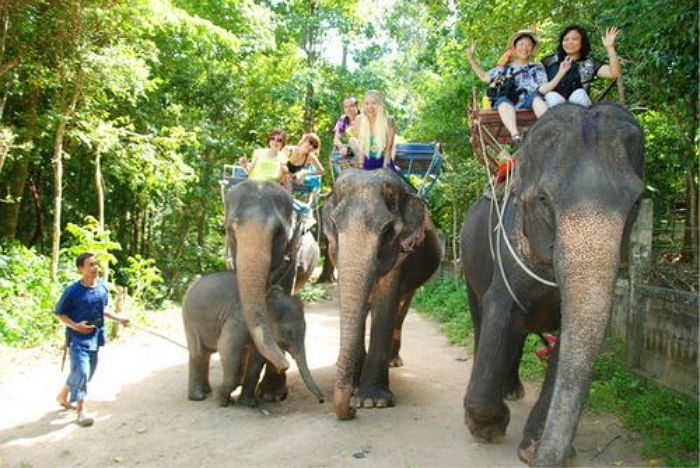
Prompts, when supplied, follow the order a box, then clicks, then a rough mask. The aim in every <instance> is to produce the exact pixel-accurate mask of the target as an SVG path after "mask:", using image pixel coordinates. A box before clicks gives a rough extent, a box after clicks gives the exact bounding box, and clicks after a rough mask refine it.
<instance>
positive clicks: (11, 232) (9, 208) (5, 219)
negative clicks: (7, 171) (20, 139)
mask: <svg viewBox="0 0 700 468" xmlns="http://www.w3.org/2000/svg"><path fill="white" fill-rule="evenodd" d="M11 174H12V182H11V183H10V190H9V193H8V195H9V197H10V199H11V201H10V203H2V204H1V205H0V239H6V240H11V239H14V238H15V237H17V223H18V221H19V208H20V206H21V204H22V195H23V194H24V186H25V185H26V183H27V177H28V175H29V160H28V159H26V158H23V159H21V160H20V161H19V162H18V163H17V164H15V166H14V169H13V170H12V173H11Z"/></svg>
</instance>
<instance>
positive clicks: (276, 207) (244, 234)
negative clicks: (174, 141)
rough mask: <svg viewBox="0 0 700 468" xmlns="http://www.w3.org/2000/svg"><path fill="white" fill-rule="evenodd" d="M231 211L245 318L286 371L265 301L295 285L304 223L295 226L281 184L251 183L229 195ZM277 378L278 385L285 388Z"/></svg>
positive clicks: (231, 243)
mask: <svg viewBox="0 0 700 468" xmlns="http://www.w3.org/2000/svg"><path fill="white" fill-rule="evenodd" d="M225 213H226V218H225V229H226V236H227V245H228V249H229V252H228V254H229V257H230V258H231V260H232V263H233V266H234V269H235V270H236V272H237V273H238V274H237V275H236V276H235V278H236V284H232V287H235V288H236V290H237V291H238V292H239V295H240V303H241V312H242V316H243V318H244V319H245V323H246V324H247V326H248V329H249V331H250V336H251V338H252V340H253V342H254V344H255V346H256V348H257V349H258V351H259V352H260V354H262V356H263V357H264V358H265V359H266V360H267V361H268V362H269V363H270V364H272V365H273V366H274V367H275V368H276V370H277V371H278V373H283V372H284V371H285V370H286V369H287V368H288V367H289V363H288V362H287V360H286V359H285V357H284V353H283V351H282V350H281V349H280V347H279V346H278V344H277V343H276V342H275V340H274V334H273V330H272V324H271V323H270V320H269V316H268V310H267V304H266V302H265V297H266V295H267V290H268V288H269V286H270V285H279V286H280V287H281V288H282V289H283V290H284V291H286V292H291V291H292V287H293V286H294V277H295V270H296V266H295V255H296V252H297V250H298V246H299V237H300V223H297V224H295V223H294V216H293V208H292V197H291V195H290V194H289V193H288V192H287V191H286V190H284V188H283V187H282V186H281V185H279V184H277V183H274V182H263V183H259V182H253V181H249V180H245V181H243V182H240V183H238V184H237V185H235V186H234V187H233V188H231V189H230V190H229V191H228V193H227V194H226V198H225ZM267 377H268V376H267V375H266V379H267ZM277 380H279V379H277ZM277 380H276V383H275V384H274V386H276V387H280V386H282V385H284V383H283V382H279V381H277ZM279 392H283V389H282V388H280V389H279Z"/></svg>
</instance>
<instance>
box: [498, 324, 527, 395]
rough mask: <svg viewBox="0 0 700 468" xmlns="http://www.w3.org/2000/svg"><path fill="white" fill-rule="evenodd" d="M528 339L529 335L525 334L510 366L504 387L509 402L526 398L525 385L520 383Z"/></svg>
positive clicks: (504, 393)
mask: <svg viewBox="0 0 700 468" xmlns="http://www.w3.org/2000/svg"><path fill="white" fill-rule="evenodd" d="M526 339H527V334H523V336H522V337H521V339H520V342H519V344H518V345H517V353H516V355H515V357H514V359H513V362H512V364H511V366H510V372H509V373H508V376H507V377H506V383H505V385H504V386H503V398H505V399H506V400H509V401H515V400H520V399H522V398H523V397H524V396H525V387H523V383H522V382H521V381H520V360H521V359H522V357H523V347H524V346H525V340H526Z"/></svg>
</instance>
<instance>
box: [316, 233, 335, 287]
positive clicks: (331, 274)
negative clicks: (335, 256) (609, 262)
mask: <svg viewBox="0 0 700 468" xmlns="http://www.w3.org/2000/svg"><path fill="white" fill-rule="evenodd" d="M319 240H320V244H321V245H320V247H321V254H322V255H323V269H322V270H321V274H320V275H319V276H318V279H317V280H316V282H317V283H332V282H334V281H335V266H334V265H333V262H331V257H330V255H328V240H327V239H326V236H321V238H320V239H319Z"/></svg>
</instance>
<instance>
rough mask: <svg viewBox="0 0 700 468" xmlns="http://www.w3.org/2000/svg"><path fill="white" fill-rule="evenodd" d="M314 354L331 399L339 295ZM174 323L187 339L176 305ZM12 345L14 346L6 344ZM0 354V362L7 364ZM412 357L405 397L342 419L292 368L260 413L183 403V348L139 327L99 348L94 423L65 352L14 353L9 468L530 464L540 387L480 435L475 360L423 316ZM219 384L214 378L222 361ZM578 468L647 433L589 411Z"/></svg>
mask: <svg viewBox="0 0 700 468" xmlns="http://www.w3.org/2000/svg"><path fill="white" fill-rule="evenodd" d="M306 310H307V324H308V330H307V340H306V346H307V350H308V354H309V364H310V367H311V370H312V373H313V375H314V378H315V379H316V381H317V382H318V384H319V385H320V387H321V388H322V389H323V391H324V392H326V394H327V395H328V396H330V395H331V393H332V388H333V380H334V375H335V365H334V363H335V359H336V357H337V347H338V312H337V310H338V309H337V303H333V302H327V303H322V304H316V305H310V306H307V309H306ZM168 315H169V317H167V318H166V319H165V322H166V323H170V326H169V327H166V329H167V330H168V331H167V333H168V334H169V335H171V336H172V337H173V338H175V339H176V340H179V341H180V342H183V343H184V336H183V333H182V327H181V324H180V316H179V311H178V310H173V311H171V312H169V313H168ZM5 349H6V348H5ZM7 357H8V356H5V357H4V358H3V361H4V362H7V361H12V360H10V359H7ZM402 357H403V360H404V363H405V366H404V367H403V368H400V369H392V370H391V382H392V390H393V391H394V394H395V397H396V406H395V407H394V408H387V409H375V410H361V411H359V412H358V417H357V418H356V419H355V420H353V421H338V420H336V418H335V415H334V413H333V409H332V407H331V405H330V403H324V404H319V403H317V402H316V401H315V400H314V398H313V396H312V395H311V394H310V393H309V392H308V391H307V390H306V389H305V387H304V386H303V384H302V382H301V379H300V378H299V376H298V375H297V373H296V370H292V371H291V372H290V374H289V379H288V380H289V383H290V392H289V397H288V399H287V400H286V401H284V402H282V403H275V404H273V403H267V404H263V405H262V406H261V407H260V408H259V409H249V408H246V407H243V406H232V407H228V408H219V407H217V406H216V404H215V403H214V401H212V399H211V398H210V399H208V400H206V401H203V402H191V401H188V400H187V399H186V388H185V387H186V377H187V369H186V363H187V354H186V351H185V350H183V349H181V348H178V347H176V346H174V345H173V344H171V343H168V342H167V341H165V340H162V339H159V338H156V337H153V336H151V335H148V334H144V333H142V332H136V331H132V332H130V336H127V337H126V339H124V340H123V341H122V342H120V343H112V344H109V345H108V346H107V347H105V348H103V350H102V352H101V354H100V361H101V362H100V366H99V368H98V370H97V373H96V375H95V378H94V379H93V381H92V383H91V386H90V409H91V411H92V413H93V415H94V416H95V418H96V423H95V425H94V426H93V427H90V428H80V427H78V426H77V425H75V424H73V419H74V418H75V415H74V413H73V412H69V411H64V410H60V411H59V410H58V409H57V405H56V404H55V403H54V396H55V394H56V392H57V391H58V389H59V387H60V386H61V384H62V381H63V377H62V375H61V374H60V373H59V371H58V365H59V357H58V356H56V355H44V356H43V357H41V358H38V359H32V358H30V357H29V356H28V355H26V353H18V354H17V356H15V359H14V364H8V365H7V366H9V367H6V368H5V369H3V370H2V371H0V372H2V374H0V387H1V388H0V466H2V467H5V466H8V467H15V466H17V467H19V466H21V467H30V466H31V467H55V466H88V467H91V466H148V467H152V466H167V467H172V466H184V467H200V466H201V467H218V466H231V467H249V466H263V467H268V466H275V467H276V466H284V467H287V466H300V467H326V466H328V467H336V466H342V467H345V466H348V467H434V466H435V467H443V466H444V467H452V466H468V467H472V466H474V467H486V466H523V465H522V464H520V463H519V462H518V459H517V456H516V446H517V443H518V441H519V435H520V432H521V431H522V427H523V425H524V422H525V417H526V415H527V411H529V409H530V407H531V406H532V403H533V400H534V396H535V394H536V392H537V390H536V388H534V387H529V388H528V395H527V397H526V398H525V399H524V400H523V401H519V402H514V403H510V407H511V412H512V416H511V423H510V427H509V428H508V434H507V437H506V438H505V440H504V441H503V442H502V443H500V444H497V445H487V444H481V443H477V442H476V441H474V440H473V439H472V438H471V436H470V435H469V432H468V430H467V428H466V426H465V425H464V423H463V412H462V398H463V396H464V390H465V387H466V382H467V378H468V375H469V371H470V365H471V362H470V359H469V357H468V356H467V355H466V354H465V352H464V351H463V350H461V349H460V348H455V347H451V346H449V345H448V343H447V340H446V339H445V338H444V337H443V336H442V335H441V334H440V333H439V331H438V328H437V326H436V325H435V324H433V323H431V322H429V321H427V320H425V319H423V318H421V317H420V316H418V315H417V314H416V313H413V312H412V313H411V314H409V317H408V319H407V320H406V324H405V327H404V350H403V352H402ZM212 367H213V368H212V376H211V378H212V381H213V383H214V384H216V383H218V382H219V379H220V377H219V367H218V360H215V361H214V363H213V366H212ZM575 445H576V448H577V450H578V459H577V464H578V465H579V466H610V465H617V466H640V465H643V464H644V463H643V460H642V459H641V458H640V456H639V451H638V443H636V442H635V441H634V437H633V435H632V434H630V433H629V432H628V431H626V430H625V429H624V428H623V427H621V426H620V424H619V423H617V421H615V420H613V419H612V418H608V417H603V418H601V417H589V416H586V417H585V419H584V421H583V422H582V424H581V427H580V428H579V431H578V437H577V440H576V443H575Z"/></svg>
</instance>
